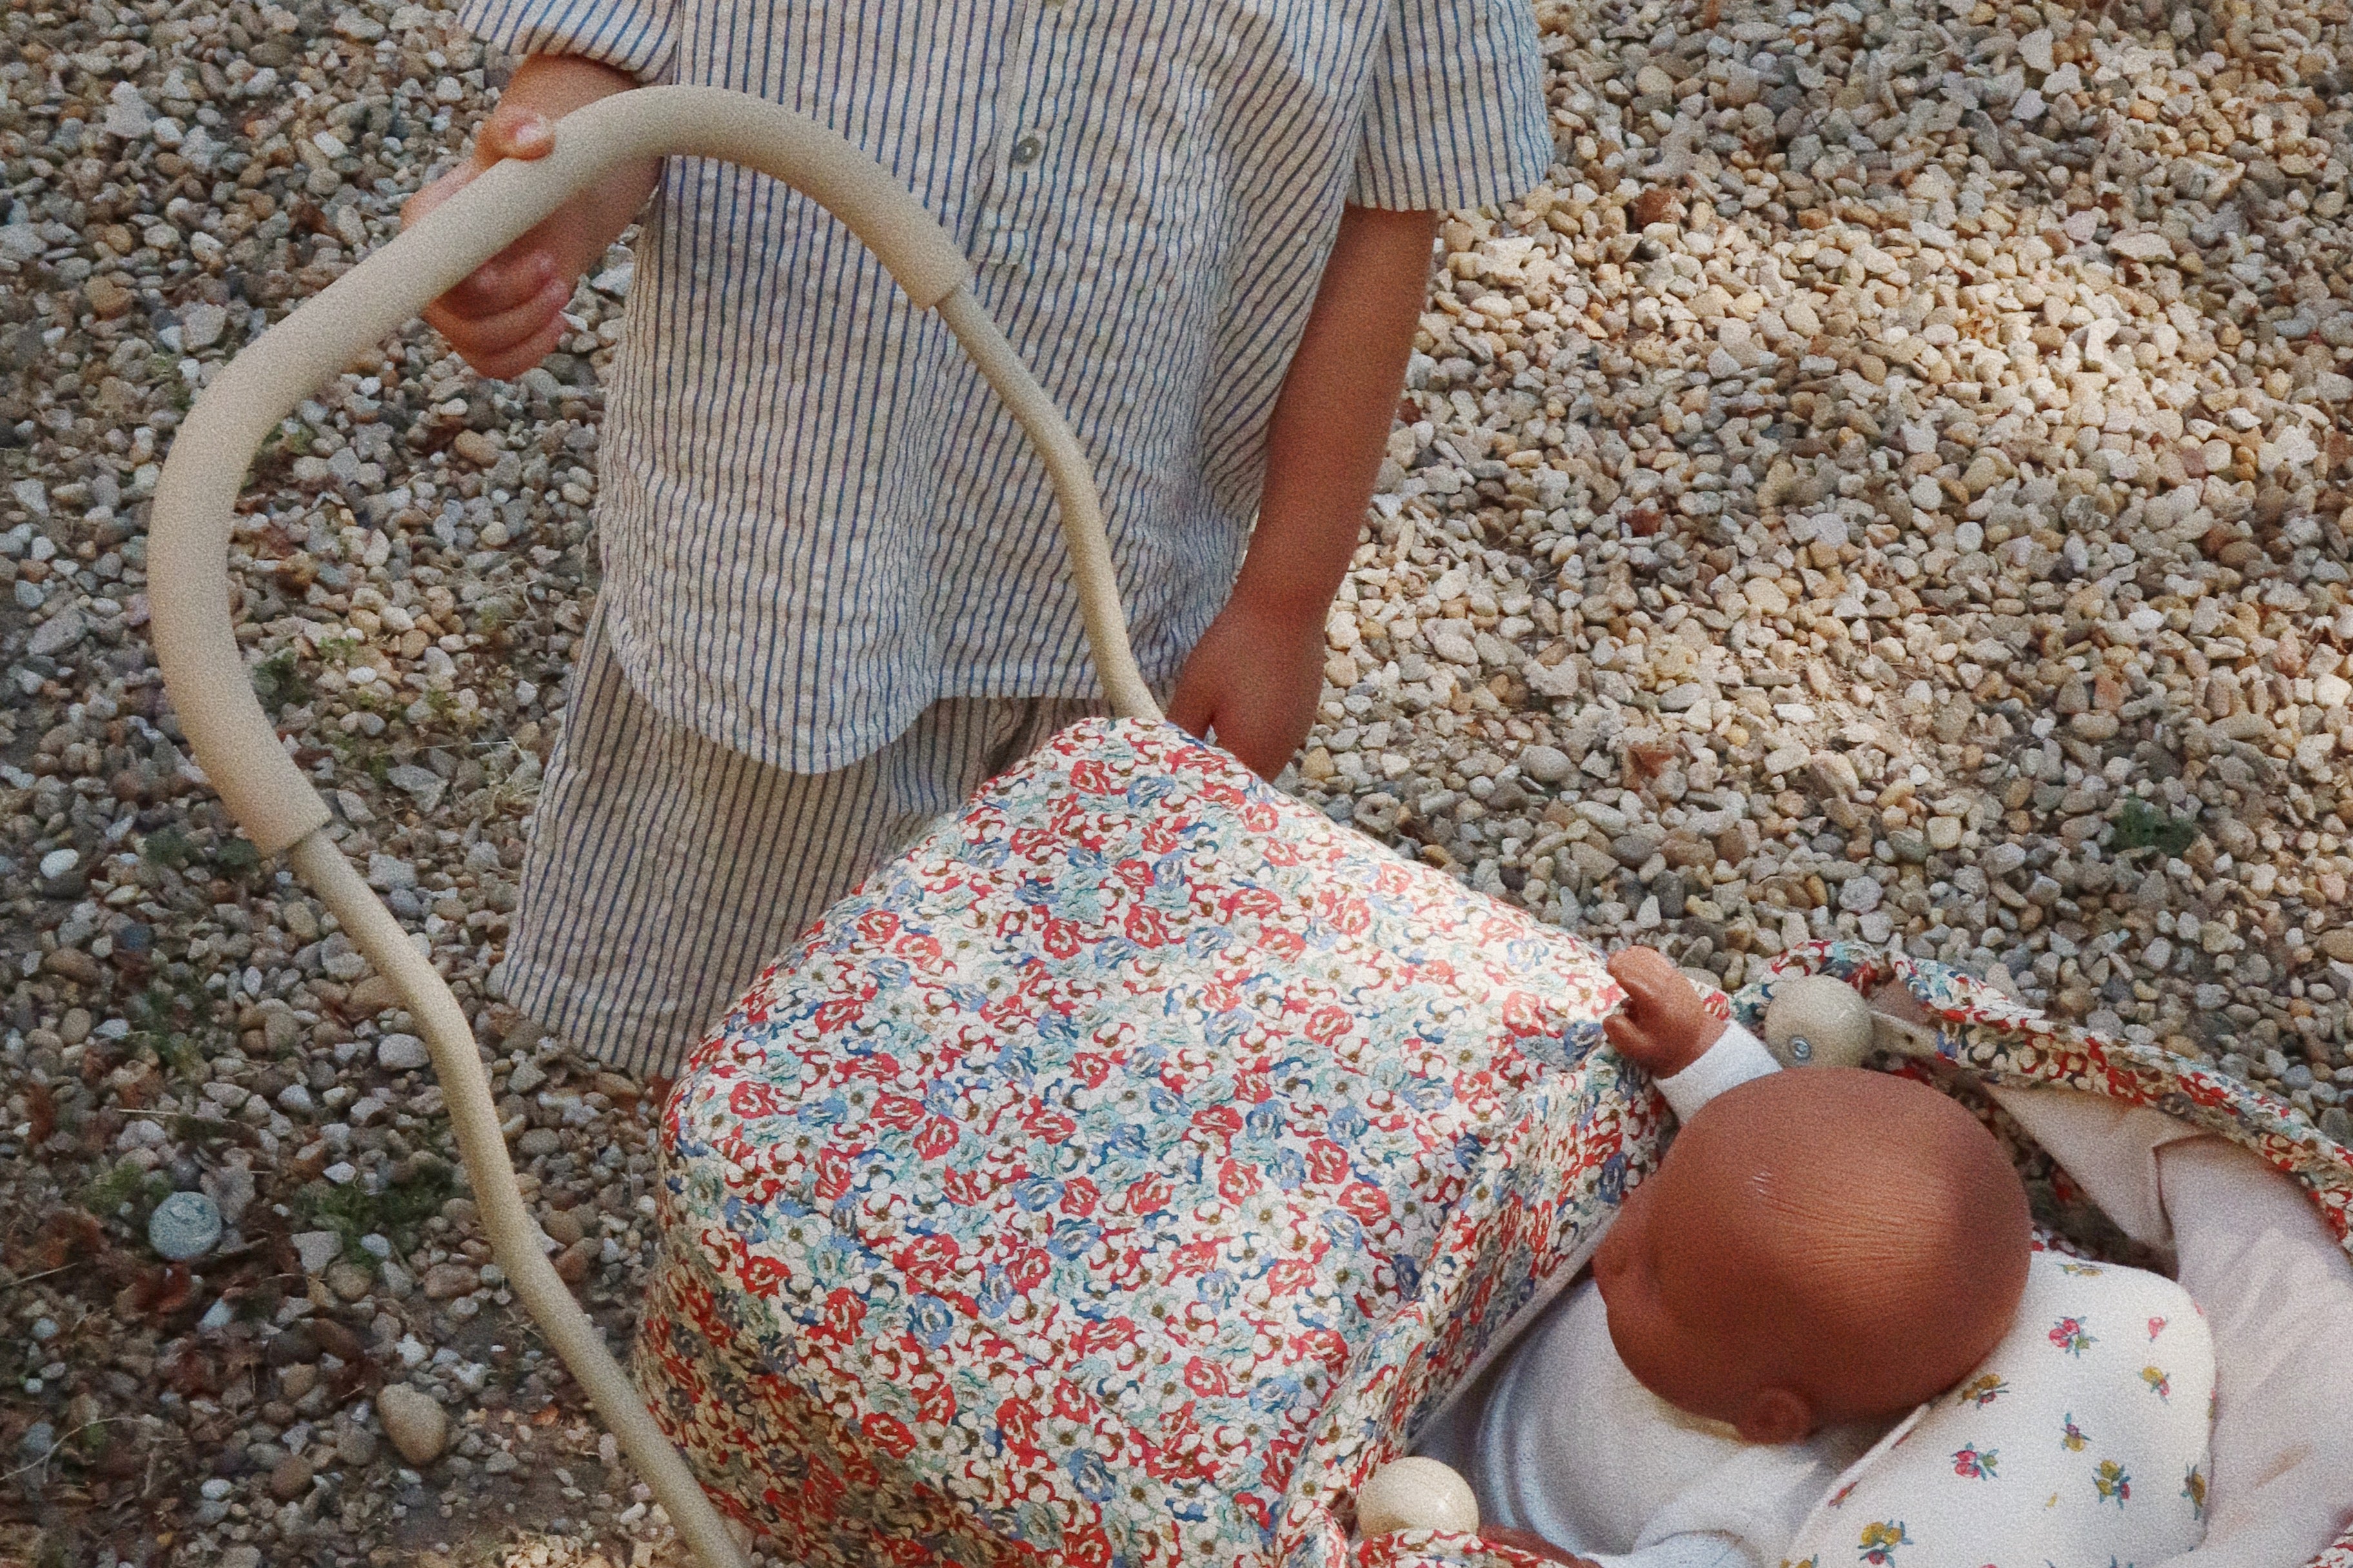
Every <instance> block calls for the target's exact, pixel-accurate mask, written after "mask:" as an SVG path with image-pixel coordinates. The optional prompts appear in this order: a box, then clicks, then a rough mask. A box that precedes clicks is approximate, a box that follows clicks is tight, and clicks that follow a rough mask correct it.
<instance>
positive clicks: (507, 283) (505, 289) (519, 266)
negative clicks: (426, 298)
mask: <svg viewBox="0 0 2353 1568" xmlns="http://www.w3.org/2000/svg"><path fill="white" fill-rule="evenodd" d="M554 279H555V258H554V257H552V256H550V255H548V254H547V252H546V250H545V249H544V248H543V247H540V246H537V245H533V244H532V243H531V242H530V241H529V239H527V238H526V239H525V240H523V241H521V242H519V243H517V244H515V245H513V246H510V247H508V248H507V249H505V250H503V251H501V252H500V253H499V254H498V255H496V256H493V257H492V258H490V259H489V260H488V261H485V262H483V263H482V264H481V265H480V267H477V268H474V269H473V271H471V272H470V273H468V274H467V275H466V276H465V278H464V279H462V280H461V281H459V283H457V284H456V285H455V286H453V287H452V288H451V289H450V290H449V291H448V293H446V294H444V295H442V296H441V298H440V299H438V300H435V301H434V303H435V305H436V306H438V308H439V309H441V310H445V311H447V312H448V314H450V315H452V316H459V317H463V318H465V319H466V320H469V321H489V320H490V319H491V317H493V316H499V315H503V314H505V313H506V312H507V311H509V310H516V309H518V308H520V307H522V306H523V305H527V304H529V303H530V302H531V301H532V300H536V299H538V298H539V297H540V295H542V294H543V293H544V292H546V290H547V287H548V285H549V284H550V283H552V282H554Z"/></svg>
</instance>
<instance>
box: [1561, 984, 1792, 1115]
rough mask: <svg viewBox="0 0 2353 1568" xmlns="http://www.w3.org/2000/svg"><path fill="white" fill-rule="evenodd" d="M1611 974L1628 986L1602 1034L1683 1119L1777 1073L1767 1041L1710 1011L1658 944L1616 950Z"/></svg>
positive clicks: (1625, 986) (1777, 1066) (1607, 1020)
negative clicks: (1730, 1091)
mask: <svg viewBox="0 0 2353 1568" xmlns="http://www.w3.org/2000/svg"><path fill="white" fill-rule="evenodd" d="M1609 976H1610V978H1611V979H1613V980H1615V981H1617V982H1618V984H1620V986H1621V987H1623V988H1624V990H1625V992H1626V1004H1625V1005H1624V1006H1622V1007H1620V1009H1619V1010H1618V1011H1617V1012H1615V1013H1612V1014H1611V1015H1610V1016H1609V1018H1608V1019H1606V1020H1604V1022H1603V1023H1602V1026H1601V1032H1602V1034H1603V1035H1604V1036H1605V1037H1608V1039H1609V1044H1610V1045H1611V1046H1612V1047H1615V1048H1616V1049H1617V1051H1618V1053H1619V1054H1620V1056H1623V1057H1624V1058H1626V1059H1627V1060H1629V1061H1630V1062H1632V1063H1633V1064H1634V1065H1635V1066H1637V1067H1639V1068H1642V1069H1643V1070H1645V1071H1646V1072H1648V1073H1649V1074H1650V1075H1651V1078H1652V1079H1654V1080H1655V1081H1656V1082H1657V1083H1658V1086H1659V1090H1660V1092H1661V1093H1662V1094H1664V1095H1665V1096H1666V1097H1667V1103H1668V1104H1669V1105H1670V1106H1672V1108H1673V1109H1674V1112H1675V1115H1676V1116H1677V1117H1679V1118H1681V1119H1682V1120H1683V1121H1689V1120H1691V1115H1692V1112H1693V1111H1694V1110H1698V1109H1699V1108H1700V1107H1701V1106H1703V1105H1704V1104H1706V1103H1707V1102H1708V1101H1709V1100H1713V1099H1715V1097H1716V1096H1717V1095H1719V1094H1722V1093H1723V1092H1724V1091H1725V1089H1731V1088H1733V1087H1734V1086H1736V1085H1737V1084H1743V1083H1746V1082H1747V1081H1748V1080H1749V1079H1752V1078H1762V1077H1764V1076H1765V1075H1766V1074H1767V1073H1768V1072H1778V1070H1780V1064H1779V1063H1778V1062H1776V1061H1775V1060H1774V1059H1773V1055H1772V1053H1771V1052H1770V1051H1767V1049H1766V1048H1765V1043H1764V1042H1763V1041H1762V1040H1759V1039H1758V1038H1757V1037H1756V1036H1755V1035H1752V1034H1750V1033H1749V1032H1748V1031H1747V1030H1746V1029H1744V1028H1742V1027H1741V1026H1739V1025H1737V1024H1733V1023H1727V1022H1726V1021H1725V1020H1724V1019H1722V1018H1718V1017H1716V1016H1714V1015H1713V1014H1711V1013H1709V1012H1708V1011H1707V1009H1706V1008H1705V1007H1704V1006H1703V1005H1701V1003H1700V999H1699V992H1698V991H1697V990H1696V989H1694V987H1693V985H1692V983H1691V982H1690V981H1688V980H1686V979H1684V978H1683V975H1682V973H1680V972H1679V971H1677V970H1676V968H1675V966H1674V965H1673V964H1672V963H1668V962H1667V958H1666V955H1665V954H1664V953H1662V952H1659V951H1658V950H1657V949H1655V948H1649V947H1630V948H1628V949H1626V950H1625V951H1624V952H1620V953H1618V954H1617V955H1616V956H1615V957H1613V958H1611V959H1610V961H1609Z"/></svg>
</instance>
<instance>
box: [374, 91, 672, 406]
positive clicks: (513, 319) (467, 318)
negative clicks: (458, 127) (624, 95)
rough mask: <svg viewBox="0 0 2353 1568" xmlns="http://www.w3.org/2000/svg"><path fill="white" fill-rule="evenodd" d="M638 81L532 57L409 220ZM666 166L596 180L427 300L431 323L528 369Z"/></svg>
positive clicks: (471, 356)
mask: <svg viewBox="0 0 2353 1568" xmlns="http://www.w3.org/2000/svg"><path fill="white" fill-rule="evenodd" d="M634 85H635V83H634V81H633V80H632V79H630V78H629V77H628V76H626V75H624V74H622V73H621V72H619V71H617V70H614V69H612V68H609V67H607V66H601V65H598V64H596V63H595V62H594V61H590V60H583V59H572V58H548V57H537V56H535V57H533V58H531V59H528V60H526V61H524V62H523V64H522V68H519V69H518V70H517V71H516V72H515V74H514V77H513V79H512V80H511V81H510V82H509V83H508V86H507V90H506V92H505V93H504V94H503V95H502V96H501V98H500V100H499V105H498V107H497V108H496V109H495V110H491V117H490V118H489V119H488V120H486V121H483V122H482V128H481V131H480V134H478V135H477V136H476V138H475V140H474V151H473V154H472V156H470V158H468V159H467V161H466V162H465V163H462V164H460V165H459V167H457V168H456V169H453V170H451V171H450V172H449V173H448V174H444V175H442V176H441V178H439V179H438V180H436V181H434V182H433V183H432V184H429V185H427V186H426V187H425V188H424V189H423V190H421V191H419V192H417V195H414V196H411V197H410V198H409V199H408V202H407V205H405V206H403V207H402V208H401V210H400V217H401V222H402V223H403V224H413V223H416V222H417V221H418V220H419V219H421V218H423V217H424V216H425V215H426V214H427V213H429V212H431V211H432V210H433V209H434V208H435V207H438V206H439V205H441V204H442V203H443V202H446V201H448V199H449V198H450V197H451V196H452V195H456V194H457V192H458V191H459V189H461V188H462V187H464V186H465V185H467V184H470V182H471V181H473V180H474V179H475V178H476V177H477V176H478V175H480V174H481V173H482V171H483V170H485V169H488V168H490V167H491V165H492V164H494V163H499V162H500V161H501V160H502V159H507V158H523V159H538V158H544V157H546V156H547V155H548V153H551V152H553V151H554V148H555V125H554V122H555V121H557V120H558V119H560V118H562V117H563V116H564V115H565V114H566V113H569V112H570V111H571V110H575V109H577V108H580V107H581V106H582V105H584V104H586V103H593V102H594V101H596V100H597V99H599V98H603V97H607V96H608V95H609V94H611V93H614V92H617V91H620V90H622V89H626V88H628V87H631V86H634ZM659 170H660V164H659V163H642V164H638V165H633V166H631V167H629V168H627V169H622V170H617V171H615V172H614V174H613V175H612V177H610V178H609V179H603V180H599V181H597V182H596V184H595V185H594V186H592V187H591V188H590V189H589V190H587V191H586V192H583V193H582V194H581V195H578V196H575V197H574V198H573V199H572V200H571V201H569V202H567V203H565V205H563V206H561V207H558V208H557V209H556V210H555V211H554V213H552V214H550V215H549V216H548V217H547V218H546V219H545V220H544V221H543V222H542V223H541V224H540V225H539V226H537V227H535V228H533V230H532V231H531V232H530V233H528V234H526V235H524V236H523V237H522V238H521V239H518V240H516V241H515V242H514V243H513V244H512V245H510V246H508V247H506V249H504V250H502V251H501V252H500V253H499V254H498V255H496V256H494V257H492V258H491V259H490V260H488V261H486V262H484V263H482V265H481V266H480V267H478V268H475V269H474V271H473V273H472V274H471V275H470V276H469V277H468V278H467V279H466V280H465V281H464V282H462V283H460V284H459V285H458V286H457V287H456V288H454V289H450V290H449V291H448V293H446V294H444V295H442V296H441V298H439V299H438V300H435V301H434V302H433V303H432V304H430V305H428V306H427V307H426V309H425V319H426V321H428V322H430V323H431V324H432V325H433V326H434V327H435V328H436V329H437V330H438V331H439V332H440V333H441V335H442V336H443V337H445V338H448V340H449V345H450V347H452V348H454V349H456V350H457V351H458V353H459V354H461V355H462V356H464V358H465V361H466V363H468V364H470V365H472V366H473V367H474V369H475V370H477V371H479V372H480V373H481V374H484V375H489V376H499V377H512V376H517V375H521V374H522V373H523V372H524V371H526V370H529V369H530V368H531V367H532V366H533V365H535V364H537V363H539V362H540V361H541V360H543V359H544V358H546V357H547V354H548V352H549V351H550V350H552V349H554V347H555V345H556V343H557V342H558V341H559V340H560V339H561V338H562V337H563V335H564V321H563V320H562V316H563V310H564V307H565V303H566V302H568V301H569V300H571V298H572V290H573V289H574V287H575V285H576V284H577V283H578V282H579V279H580V274H581V273H582V272H583V271H584V270H586V268H587V267H588V265H589V264H590V263H591V262H593V261H595V260H596V259H597V258H599V257H601V256H603V255H604V253H605V247H607V246H608V245H610V244H611V243H612V242H613V241H614V240H615V239H617V238H618V237H620V233H621V231H622V230H623V229H625V228H627V227H628V225H629V220H630V219H631V218H632V217H633V216H636V213H637V210H638V207H639V206H641V205H644V203H645V198H646V195H647V193H648V192H649V191H651V190H652V189H653V183H654V179H655V177H656V176H657V174H659Z"/></svg>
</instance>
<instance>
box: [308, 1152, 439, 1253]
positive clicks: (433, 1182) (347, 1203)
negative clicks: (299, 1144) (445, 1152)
mask: <svg viewBox="0 0 2353 1568" xmlns="http://www.w3.org/2000/svg"><path fill="white" fill-rule="evenodd" d="M420 1165H421V1166H422V1168H421V1169H420V1170H419V1171H418V1172H417V1175H416V1176H414V1177H413V1178H411V1179H410V1180H408V1181H406V1182H403V1183H401V1184H398V1185H396V1186H389V1187H386V1188H385V1190H384V1191H382V1192H380V1193H371V1192H368V1191H366V1190H364V1188H363V1187H362V1186H361V1185H360V1184H359V1183H357V1182H347V1183H345V1184H343V1185H342V1186H337V1185H335V1184H333V1183H332V1182H326V1181H317V1182H312V1183H311V1184H309V1185H307V1186H305V1187H304V1188H303V1189H302V1190H301V1192H299V1193H297V1194H295V1195H294V1208H295V1212H296V1213H297V1214H298V1215H301V1218H302V1220H303V1222H304V1223H305V1224H306V1225H308V1226H311V1228H312V1229H314V1230H331V1231H333V1232H334V1233H335V1235H336V1236H337V1237H339V1238H340V1239H341V1240H342V1242H343V1256H344V1257H345V1258H348V1259H350V1260H351V1261H352V1262H353V1263H356V1264H358V1265H359V1266H360V1267H361V1268H374V1267H375V1262H376V1259H375V1255H374V1254H372V1253H370V1252H369V1251H367V1249H366V1248H364V1247H361V1246H360V1237H364V1236H368V1235H371V1234H373V1235H376V1236H382V1237H387V1238H388V1239H389V1240H390V1241H391V1242H392V1243H393V1245H394V1246H396V1247H399V1248H401V1249H402V1250H403V1251H406V1250H407V1249H408V1248H409V1247H413V1246H414V1245H416V1241H417V1229H418V1227H419V1226H423V1225H424V1224H425V1222H426V1221H427V1220H429V1219H431V1218H432V1217H433V1216H434V1215H438V1214H439V1213H440V1212H441V1205H443V1204H446V1203H448V1201H449V1195H450V1194H451V1193H453V1192H455V1191H456V1190H457V1177H456V1175H455V1174H454V1173H452V1172H451V1171H450V1169H449V1168H448V1166H447V1165H444V1164H441V1163H438V1162H435V1163H424V1162H421V1161H420Z"/></svg>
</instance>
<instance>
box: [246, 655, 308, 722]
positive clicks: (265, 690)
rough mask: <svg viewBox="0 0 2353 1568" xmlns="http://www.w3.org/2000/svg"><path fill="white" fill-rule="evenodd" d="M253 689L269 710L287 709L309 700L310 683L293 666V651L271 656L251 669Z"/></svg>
mask: <svg viewBox="0 0 2353 1568" xmlns="http://www.w3.org/2000/svg"><path fill="white" fill-rule="evenodd" d="M253 689H254V691H255V693H256V694H257V695H259V697H260V699H261V700H262V702H263V703H264V704H265V705H266V706H268V707H270V708H273V709H274V708H288V707H293V706H296V705H299V704H301V703H304V702H308V701H310V700H311V683H310V682H309V681H307V680H305V679H302V672H301V670H300V669H297V668H295V666H294V650H293V649H292V648H287V649H285V650H284V651H282V652H280V653H274V654H271V655H270V656H269V658H265V659H263V660H262V661H261V662H260V663H259V664H257V665H255V666H254V667H253Z"/></svg>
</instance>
